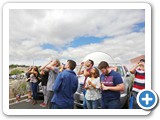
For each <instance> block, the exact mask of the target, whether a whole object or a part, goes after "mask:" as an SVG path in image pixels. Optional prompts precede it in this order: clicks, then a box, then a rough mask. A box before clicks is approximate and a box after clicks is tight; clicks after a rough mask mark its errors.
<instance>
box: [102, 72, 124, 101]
mask: <svg viewBox="0 0 160 120" xmlns="http://www.w3.org/2000/svg"><path fill="white" fill-rule="evenodd" d="M100 80H101V83H103V84H104V85H105V86H117V85H118V84H121V83H123V80H122V77H121V75H120V74H119V73H118V72H115V71H113V70H112V71H111V72H110V73H109V74H108V75H107V76H105V75H104V74H102V75H101V76H100ZM102 97H103V98H106V99H107V100H115V99H119V98H120V92H119V91H111V90H104V91H102Z"/></svg>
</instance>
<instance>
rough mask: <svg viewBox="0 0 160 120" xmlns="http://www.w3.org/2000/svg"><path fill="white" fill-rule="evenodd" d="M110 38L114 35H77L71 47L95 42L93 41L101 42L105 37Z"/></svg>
mask: <svg viewBox="0 0 160 120" xmlns="http://www.w3.org/2000/svg"><path fill="white" fill-rule="evenodd" d="M107 38H108V39H109V38H112V37H94V36H81V37H77V38H75V39H74V41H72V43H71V46H70V47H74V48H76V47H79V46H83V45H88V44H93V43H101V42H102V41H103V40H104V39H107Z"/></svg>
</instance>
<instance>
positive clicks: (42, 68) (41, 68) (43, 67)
mask: <svg viewBox="0 0 160 120" xmlns="http://www.w3.org/2000/svg"><path fill="white" fill-rule="evenodd" d="M51 62H52V61H50V62H49V63H47V64H45V65H44V66H42V67H40V70H44V69H45V68H46V67H47V66H48V65H49V64H51Z"/></svg>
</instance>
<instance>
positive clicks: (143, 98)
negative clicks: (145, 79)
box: [137, 89, 158, 110]
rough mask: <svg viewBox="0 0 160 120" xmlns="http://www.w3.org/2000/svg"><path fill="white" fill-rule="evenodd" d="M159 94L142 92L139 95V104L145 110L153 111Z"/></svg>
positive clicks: (151, 91)
mask: <svg viewBox="0 0 160 120" xmlns="http://www.w3.org/2000/svg"><path fill="white" fill-rule="evenodd" d="M157 101H158V98H157V94H156V93H155V92H154V91H153V90H146V89H144V90H142V91H140V92H139V93H138V95H137V103H138V105H139V106H140V107H141V108H142V109H144V110H151V109H152V108H154V107H155V106H156V104H157Z"/></svg>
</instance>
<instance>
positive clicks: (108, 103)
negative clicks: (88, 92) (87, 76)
mask: <svg viewBox="0 0 160 120" xmlns="http://www.w3.org/2000/svg"><path fill="white" fill-rule="evenodd" d="M101 108H102V109H120V108H121V103H120V99H115V100H107V99H106V98H102V99H101Z"/></svg>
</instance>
